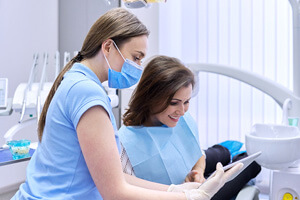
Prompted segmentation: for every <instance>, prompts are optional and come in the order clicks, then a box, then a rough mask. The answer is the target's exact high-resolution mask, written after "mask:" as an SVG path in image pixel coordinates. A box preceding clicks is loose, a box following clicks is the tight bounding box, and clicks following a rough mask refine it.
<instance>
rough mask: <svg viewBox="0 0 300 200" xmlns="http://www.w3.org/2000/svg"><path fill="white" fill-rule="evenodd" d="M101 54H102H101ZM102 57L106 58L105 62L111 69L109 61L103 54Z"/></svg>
mask: <svg viewBox="0 0 300 200" xmlns="http://www.w3.org/2000/svg"><path fill="white" fill-rule="evenodd" d="M103 55H104V54H103ZM104 59H105V60H106V63H107V65H108V67H109V68H110V69H111V67H110V64H109V62H108V60H107V58H106V56H105V55H104Z"/></svg>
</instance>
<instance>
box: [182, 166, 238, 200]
mask: <svg viewBox="0 0 300 200" xmlns="http://www.w3.org/2000/svg"><path fill="white" fill-rule="evenodd" d="M242 167H243V164H242V163H239V164H236V165H235V166H234V167H232V168H231V169H229V170H228V171H226V172H224V170H223V168H222V164H221V163H218V164H217V170H216V173H215V174H214V175H213V176H212V177H210V178H208V179H207V181H206V182H205V183H203V184H202V185H201V186H200V187H199V188H198V189H192V190H186V191H184V192H185V196H186V198H187V200H207V199H211V198H212V197H213V196H214V195H215V194H216V193H217V192H218V190H219V189H220V188H221V187H223V185H224V184H225V183H226V181H227V180H228V179H229V178H230V177H231V176H232V175H234V174H235V173H236V172H238V171H239V170H240V169H242Z"/></svg>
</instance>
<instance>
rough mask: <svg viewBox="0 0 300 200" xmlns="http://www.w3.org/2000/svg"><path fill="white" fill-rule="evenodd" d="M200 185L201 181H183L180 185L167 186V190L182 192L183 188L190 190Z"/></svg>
mask: <svg viewBox="0 0 300 200" xmlns="http://www.w3.org/2000/svg"><path fill="white" fill-rule="evenodd" d="M200 185H201V183H197V182H187V183H183V184H180V185H174V184H172V185H170V187H169V188H168V190H167V191H168V192H184V191H185V190H192V189H197V188H199V187H200Z"/></svg>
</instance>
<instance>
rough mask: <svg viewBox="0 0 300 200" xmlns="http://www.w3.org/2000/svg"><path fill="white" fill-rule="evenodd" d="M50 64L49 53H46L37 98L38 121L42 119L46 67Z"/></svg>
mask: <svg viewBox="0 0 300 200" xmlns="http://www.w3.org/2000/svg"><path fill="white" fill-rule="evenodd" d="M47 65H48V53H45V54H44V65H43V70H42V76H41V80H40V84H39V87H38V93H37V99H36V116H37V121H39V119H40V115H41V110H42V108H41V107H42V102H41V92H42V90H43V89H44V82H45V74H46V68H47Z"/></svg>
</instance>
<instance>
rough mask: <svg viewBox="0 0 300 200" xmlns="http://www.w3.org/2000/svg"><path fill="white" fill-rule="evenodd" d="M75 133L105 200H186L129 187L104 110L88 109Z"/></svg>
mask: <svg viewBox="0 0 300 200" xmlns="http://www.w3.org/2000/svg"><path fill="white" fill-rule="evenodd" d="M76 130H77V135H78V140H79V143H80V146H81V149H82V153H83V156H84V159H85V161H86V164H87V166H88V169H89V171H90V174H91V176H92V178H93V180H94V183H95V185H96V187H97V189H98V190H99V192H100V193H101V195H102V197H103V199H106V200H111V199H113V200H127V199H128V200H140V199H144V200H150V199H151V200H152V199H165V200H186V197H185V194H184V193H167V192H161V191H154V190H148V189H144V188H140V187H136V186H133V185H131V184H128V183H127V181H126V180H125V178H124V175H123V172H122V167H121V162H120V158H119V154H118V150H117V145H116V141H115V136H114V130H113V126H112V124H111V121H110V119H109V116H108V114H107V112H106V111H105V110H104V109H103V107H101V106H94V107H92V108H90V109H88V110H87V111H86V112H85V113H84V114H83V115H82V117H81V118H80V120H79V123H78V125H77V128H76ZM95 158H97V159H95Z"/></svg>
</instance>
